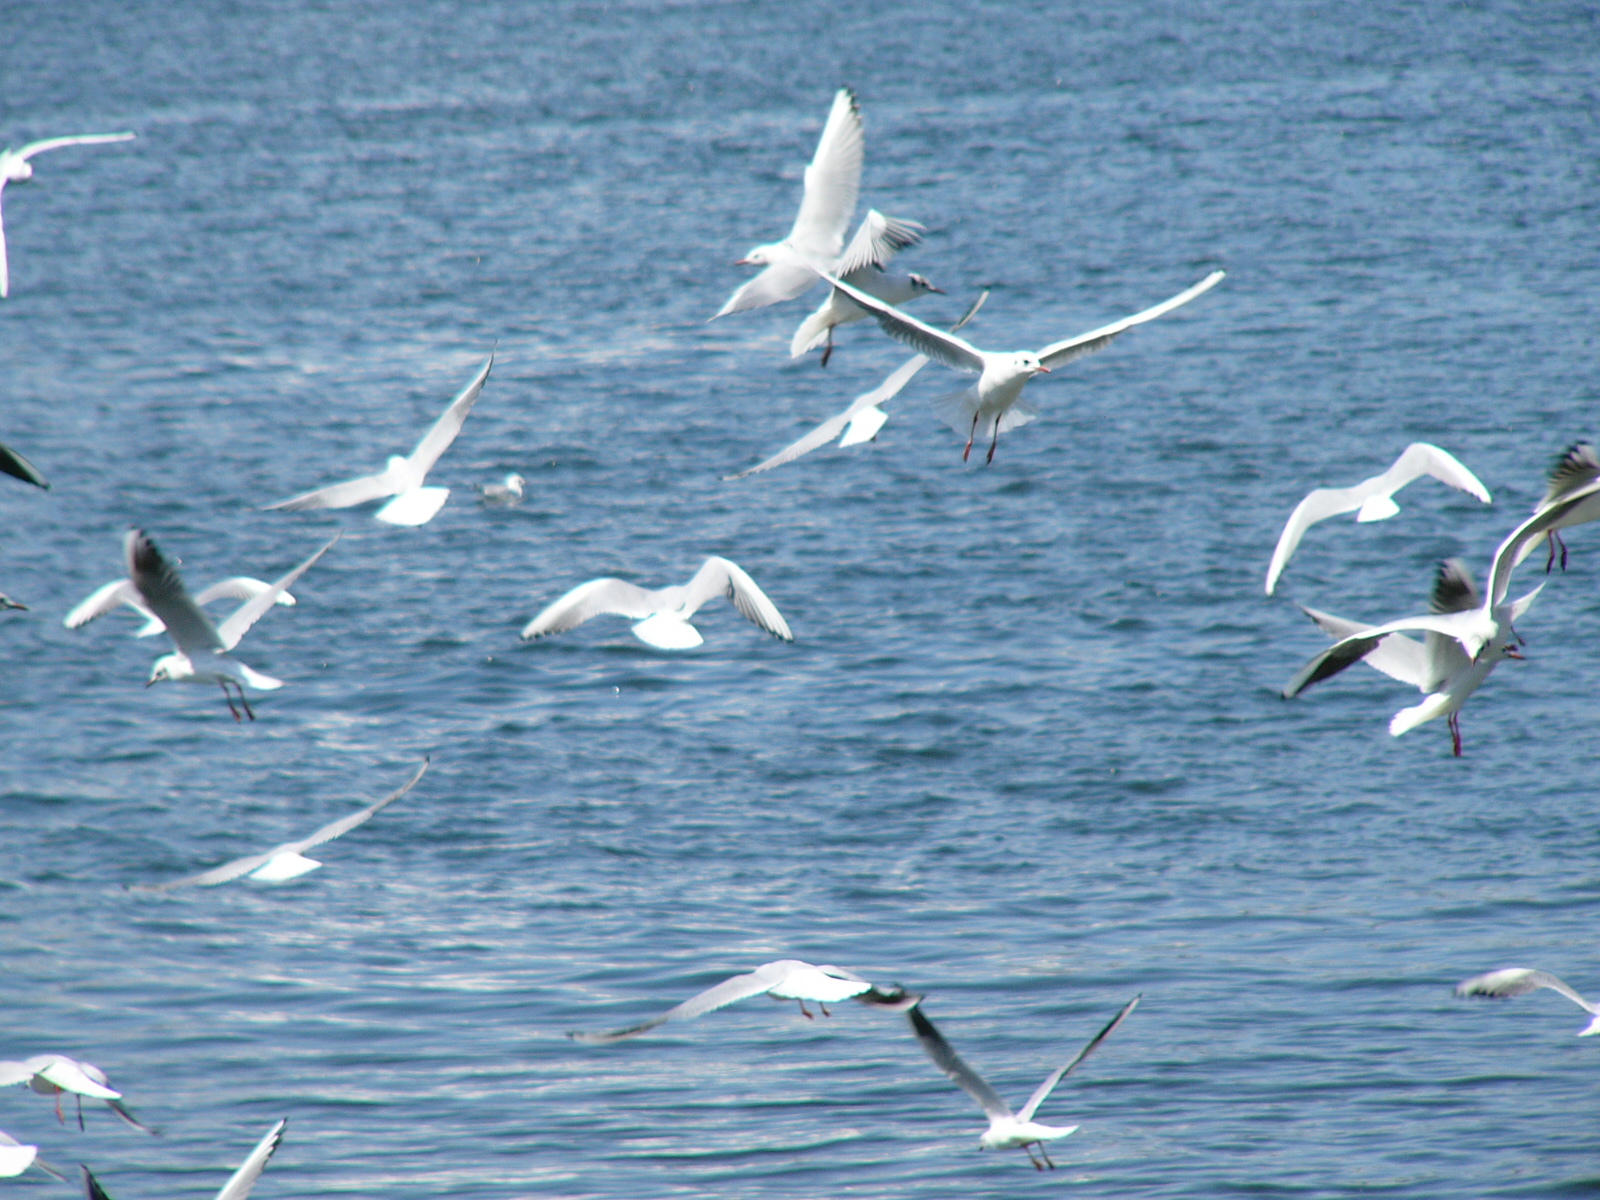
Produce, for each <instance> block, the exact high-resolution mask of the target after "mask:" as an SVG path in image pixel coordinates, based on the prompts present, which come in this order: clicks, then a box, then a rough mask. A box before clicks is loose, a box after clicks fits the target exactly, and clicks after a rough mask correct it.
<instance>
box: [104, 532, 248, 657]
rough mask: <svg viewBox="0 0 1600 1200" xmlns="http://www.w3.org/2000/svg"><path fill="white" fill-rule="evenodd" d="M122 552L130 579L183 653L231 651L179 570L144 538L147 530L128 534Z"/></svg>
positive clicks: (152, 543)
mask: <svg viewBox="0 0 1600 1200" xmlns="http://www.w3.org/2000/svg"><path fill="white" fill-rule="evenodd" d="M123 549H124V551H125V553H126V555H127V559H128V578H129V579H130V580H132V581H133V586H134V587H135V588H136V589H137V590H138V592H139V595H140V596H141V597H142V598H143V599H144V602H145V604H146V605H148V606H149V608H150V611H151V612H153V613H155V615H156V616H158V617H160V618H161V620H162V622H163V623H164V624H165V625H166V627H167V633H168V635H169V636H170V637H171V638H172V641H173V643H174V644H175V645H176V646H177V647H178V649H179V650H180V651H182V652H183V653H184V654H188V655H193V654H204V653H208V652H210V651H213V650H227V649H228V648H229V646H228V645H226V644H224V642H223V639H222V637H221V635H220V634H219V632H218V630H217V627H216V626H214V625H213V624H212V623H211V618H210V617H208V616H206V614H205V612H204V611H203V610H202V609H201V608H200V606H199V605H198V604H196V603H195V602H194V600H193V599H192V598H191V597H190V595H189V590H188V589H187V588H185V587H184V586H183V576H181V575H179V574H178V568H177V567H176V566H175V565H174V564H173V563H171V562H169V561H168V560H167V558H166V557H165V556H164V555H163V554H162V553H161V551H160V550H159V549H157V548H156V544H155V543H154V542H153V541H151V540H150V539H149V538H148V537H147V536H145V532H144V530H142V529H131V530H129V531H128V536H127V538H126V539H125V540H124V542H123Z"/></svg>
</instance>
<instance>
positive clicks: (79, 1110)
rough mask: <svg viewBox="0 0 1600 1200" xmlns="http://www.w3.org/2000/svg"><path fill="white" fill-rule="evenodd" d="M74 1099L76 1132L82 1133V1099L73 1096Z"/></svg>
mask: <svg viewBox="0 0 1600 1200" xmlns="http://www.w3.org/2000/svg"><path fill="white" fill-rule="evenodd" d="M74 1099H76V1100H77V1102H78V1132H79V1133H82V1132H83V1097H82V1096H75V1097H74Z"/></svg>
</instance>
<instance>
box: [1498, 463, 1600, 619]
mask: <svg viewBox="0 0 1600 1200" xmlns="http://www.w3.org/2000/svg"><path fill="white" fill-rule="evenodd" d="M1597 496H1600V479H1597V480H1594V481H1592V482H1590V483H1588V484H1585V485H1582V486H1578V487H1575V488H1573V489H1572V490H1571V491H1569V492H1568V493H1567V494H1566V495H1564V496H1562V497H1560V498H1559V499H1557V500H1553V501H1549V502H1547V505H1545V506H1541V507H1540V508H1539V509H1538V510H1537V511H1536V512H1535V513H1534V514H1533V516H1531V517H1529V518H1528V519H1527V520H1526V521H1524V522H1522V524H1520V525H1518V526H1517V527H1516V528H1515V529H1513V530H1512V531H1511V532H1510V533H1508V534H1507V535H1506V538H1505V540H1504V541H1503V542H1501V543H1500V545H1499V547H1498V548H1497V549H1496V550H1495V552H1494V560H1493V562H1492V563H1491V564H1490V566H1489V585H1488V588H1487V592H1488V595H1487V596H1486V597H1485V603H1486V604H1488V605H1489V606H1490V607H1491V609H1493V608H1496V607H1498V606H1499V605H1500V603H1501V601H1503V600H1504V599H1505V598H1506V592H1507V591H1508V590H1510V587H1511V572H1512V571H1513V570H1514V569H1515V568H1516V565H1517V564H1518V563H1519V562H1521V561H1522V558H1523V557H1524V556H1523V553H1522V551H1523V550H1525V549H1526V548H1527V547H1528V545H1529V544H1530V543H1532V542H1534V541H1536V540H1537V539H1539V538H1541V537H1543V536H1544V535H1545V534H1547V533H1549V532H1550V531H1551V530H1552V529H1558V528H1560V529H1567V528H1571V526H1570V525H1568V524H1565V523H1564V522H1566V521H1571V520H1573V518H1574V517H1576V518H1577V519H1576V523H1577V524H1583V523H1585V522H1586V521H1592V520H1594V519H1595V518H1596V517H1600V507H1596V506H1594V505H1593V503H1592V502H1593V500H1594V499H1595V498H1596V497H1597ZM1591 509H1593V511H1590V510H1591Z"/></svg>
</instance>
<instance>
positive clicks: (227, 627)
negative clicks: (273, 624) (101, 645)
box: [167, 533, 340, 650]
mask: <svg viewBox="0 0 1600 1200" xmlns="http://www.w3.org/2000/svg"><path fill="white" fill-rule="evenodd" d="M339 537H340V535H339V534H337V533H336V534H334V535H333V536H332V537H331V538H329V539H328V540H327V542H326V543H325V544H324V545H323V546H322V548H321V549H320V550H318V551H317V552H316V553H315V554H313V555H312V556H311V557H310V558H308V559H306V560H305V561H304V562H303V563H301V564H300V565H299V566H298V567H295V568H294V569H293V570H292V571H290V572H289V573H288V574H286V575H284V576H283V577H282V578H280V579H277V580H274V581H273V583H272V584H271V585H270V586H268V587H266V588H264V589H262V590H261V591H259V592H257V593H256V594H255V595H254V596H252V597H250V599H248V600H246V601H245V602H244V603H243V604H241V605H240V606H239V607H238V608H236V609H234V610H233V612H231V613H229V614H228V619H227V620H226V621H224V622H223V623H222V624H221V625H220V626H218V627H217V635H218V636H219V637H221V639H222V648H223V649H224V650H232V649H233V648H234V647H235V646H237V645H238V644H239V639H240V638H242V637H243V636H244V635H245V634H246V633H248V632H249V630H250V627H251V626H252V625H254V624H255V623H256V622H257V621H259V620H260V619H261V616H262V614H263V613H265V612H266V611H267V610H268V609H269V608H271V607H272V606H273V605H274V604H276V603H277V602H278V597H279V596H281V595H283V593H284V592H286V591H288V590H289V587H290V585H291V584H293V583H294V581H295V580H296V579H299V578H300V576H302V575H304V574H305V573H306V572H307V571H308V570H310V569H311V566H312V564H313V563H315V562H316V561H317V559H319V558H321V557H322V556H323V555H324V554H326V553H327V552H328V551H329V550H331V549H333V544H334V543H335V542H337V541H338V540H339ZM167 624H168V626H169V627H170V626H171V624H172V622H171V621H168V622H167Z"/></svg>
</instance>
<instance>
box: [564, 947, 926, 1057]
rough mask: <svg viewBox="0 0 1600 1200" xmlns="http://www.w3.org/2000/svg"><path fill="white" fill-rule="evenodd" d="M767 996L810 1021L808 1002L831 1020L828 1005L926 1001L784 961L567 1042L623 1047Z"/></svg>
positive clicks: (837, 971) (828, 969)
mask: <svg viewBox="0 0 1600 1200" xmlns="http://www.w3.org/2000/svg"><path fill="white" fill-rule="evenodd" d="M763 993H765V994H766V995H768V996H771V997H773V998H774V999H775V1000H794V1001H797V1002H798V1003H799V1005H800V1012H801V1014H802V1015H803V1016H804V1017H805V1018H806V1019H807V1020H812V1019H813V1017H812V1014H811V1010H810V1009H808V1008H807V1007H806V1001H807V1000H810V1001H811V1002H812V1003H813V1004H815V1005H817V1006H818V1007H819V1008H821V1009H822V1015H823V1016H825V1017H826V1016H831V1015H832V1014H831V1013H829V1012H828V1005H830V1004H838V1003H839V1002H840V1001H843V1000H852V999H853V1000H860V1001H862V1002H863V1003H866V1004H880V1005H884V1006H887V1007H889V1008H893V1009H896V1010H898V1009H901V1008H908V1007H910V1006H911V1005H914V1004H916V1002H917V1001H919V1000H921V999H922V997H921V996H918V995H914V994H910V993H907V992H906V991H905V990H904V989H903V988H901V987H899V986H898V985H897V986H893V987H888V988H880V987H878V986H876V985H875V984H871V983H868V982H867V981H866V980H865V979H863V978H861V976H859V975H857V974H855V973H854V972H853V971H846V970H845V969H844V968H843V967H834V966H821V967H814V966H812V965H811V964H810V963H808V962H801V961H800V960H799V959H794V958H784V959H780V960H778V961H777V962H769V963H763V964H762V965H761V966H759V967H757V968H756V969H755V970H754V971H751V972H749V973H748V974H745V975H735V976H733V977H732V978H731V979H724V980H723V981H722V982H721V983H719V984H717V986H716V987H713V988H707V989H706V990H705V991H703V992H701V993H700V994H699V995H698V996H693V997H691V998H690V999H688V1000H685V1001H684V1002H683V1003H682V1004H680V1005H678V1006H677V1007H675V1008H669V1009H668V1010H667V1011H666V1012H664V1013H662V1014H661V1015H660V1016H658V1017H651V1018H650V1019H649V1020H648V1021H645V1022H643V1023H641V1024H639V1025H630V1026H628V1028H626V1029H613V1030H612V1031H611V1032H609V1033H578V1032H574V1033H569V1034H567V1036H568V1037H569V1038H573V1039H575V1040H577V1041H580V1042H591V1043H596V1044H599V1043H605V1042H620V1041H622V1040H623V1039H624V1038H631V1037H638V1036H639V1035H640V1034H641V1033H648V1032H649V1031H650V1030H652V1029H654V1028H655V1027H656V1026H658V1025H664V1024H666V1023H667V1022H668V1021H671V1020H673V1019H674V1018H682V1019H683V1020H688V1019H689V1018H690V1017H699V1016H704V1015H705V1014H706V1013H708V1012H715V1011H716V1010H717V1009H719V1008H726V1007H727V1006H728V1005H730V1004H733V1003H734V1002H736V1001H739V1000H748V999H749V998H750V997H751V996H760V995H762V994H763Z"/></svg>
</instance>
